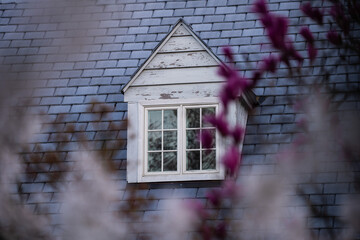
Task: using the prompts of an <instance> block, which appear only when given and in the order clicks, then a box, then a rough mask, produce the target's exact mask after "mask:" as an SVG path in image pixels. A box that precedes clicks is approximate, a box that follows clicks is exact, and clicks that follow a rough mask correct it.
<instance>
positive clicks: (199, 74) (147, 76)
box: [132, 67, 223, 86]
mask: <svg viewBox="0 0 360 240" xmlns="http://www.w3.org/2000/svg"><path fill="white" fill-rule="evenodd" d="M222 81H223V78H221V77H220V76H219V75H218V74H217V67H194V68H182V69H181V68H180V69H154V70H153V69H151V70H144V71H143V72H142V73H141V75H139V77H138V78H137V79H136V80H135V81H134V82H133V84H132V86H154V85H166V84H182V83H203V82H222Z"/></svg>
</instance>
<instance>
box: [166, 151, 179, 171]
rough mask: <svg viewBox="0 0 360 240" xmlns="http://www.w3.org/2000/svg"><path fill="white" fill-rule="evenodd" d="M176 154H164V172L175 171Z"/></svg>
mask: <svg viewBox="0 0 360 240" xmlns="http://www.w3.org/2000/svg"><path fill="white" fill-rule="evenodd" d="M176 158H177V154H176V152H164V171H176V170H177V161H176Z"/></svg>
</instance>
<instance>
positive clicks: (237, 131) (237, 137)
mask: <svg viewBox="0 0 360 240" xmlns="http://www.w3.org/2000/svg"><path fill="white" fill-rule="evenodd" d="M244 133H245V130H244V128H243V127H241V126H239V125H236V126H235V127H234V129H233V130H232V133H231V135H232V137H233V139H234V142H235V144H238V143H240V142H241V140H242V139H243V137H244Z"/></svg>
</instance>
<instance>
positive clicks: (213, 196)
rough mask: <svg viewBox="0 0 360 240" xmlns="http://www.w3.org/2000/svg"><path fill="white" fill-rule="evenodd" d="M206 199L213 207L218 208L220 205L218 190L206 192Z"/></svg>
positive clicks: (220, 196) (220, 195)
mask: <svg viewBox="0 0 360 240" xmlns="http://www.w3.org/2000/svg"><path fill="white" fill-rule="evenodd" d="M206 197H207V199H208V200H209V201H210V203H211V204H212V205H213V206H215V207H218V206H219V205H220V203H221V199H222V198H223V196H222V192H221V191H220V189H212V190H211V191H208V192H207V193H206Z"/></svg>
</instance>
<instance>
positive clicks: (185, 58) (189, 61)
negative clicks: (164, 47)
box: [145, 51, 218, 69]
mask: <svg viewBox="0 0 360 240" xmlns="http://www.w3.org/2000/svg"><path fill="white" fill-rule="evenodd" d="M217 65H218V63H217V62H216V61H215V59H213V58H212V57H211V56H210V54H208V53H207V52H206V51H197V52H179V53H158V54H157V55H156V56H155V57H154V59H153V60H152V61H151V62H150V63H149V64H148V65H147V66H146V67H145V69H161V68H184V67H205V66H217Z"/></svg>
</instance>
